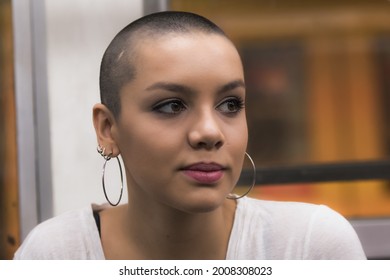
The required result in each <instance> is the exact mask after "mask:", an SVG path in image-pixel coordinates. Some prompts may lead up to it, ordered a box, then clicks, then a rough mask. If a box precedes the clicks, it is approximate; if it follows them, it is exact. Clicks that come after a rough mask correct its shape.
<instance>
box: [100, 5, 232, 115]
mask: <svg viewBox="0 0 390 280" xmlns="http://www.w3.org/2000/svg"><path fill="white" fill-rule="evenodd" d="M196 32H198V33H199V32H202V33H206V34H219V35H221V36H224V37H226V35H225V33H224V32H223V31H222V29H220V28H219V27H218V26H217V25H216V24H214V23H213V22H211V21H210V20H208V19H206V18H204V17H202V16H199V15H196V14H193V13H188V12H174V11H169V12H160V13H155V14H150V15H147V16H144V17H142V18H140V19H138V20H136V21H133V22H132V23H130V24H129V25H127V26H126V27H125V28H123V29H122V30H121V31H120V32H119V33H118V34H117V35H116V36H115V37H114V39H113V40H112V41H111V43H110V44H109V46H108V47H107V49H106V51H105V53H104V55H103V59H102V62H101V66H100V98H101V102H102V104H104V105H105V106H107V108H108V109H109V110H110V111H111V112H112V113H113V115H114V116H115V118H117V117H118V116H119V115H120V111H121V106H120V95H119V93H120V90H121V88H122V87H123V86H124V85H125V84H127V83H129V82H131V81H132V80H133V79H135V77H136V75H137V67H136V57H137V53H136V52H137V45H139V44H140V43H142V42H143V41H144V40H145V39H148V40H156V39H157V38H160V37H165V36H168V35H172V34H178V35H180V34H190V33H196Z"/></svg>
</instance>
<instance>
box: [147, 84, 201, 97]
mask: <svg viewBox="0 0 390 280" xmlns="http://www.w3.org/2000/svg"><path fill="white" fill-rule="evenodd" d="M156 89H162V90H166V91H171V92H175V93H185V94H193V93H195V90H193V89H192V88H190V87H188V86H185V85H181V84H176V83H167V82H157V83H154V84H152V85H151V86H149V87H147V88H146V90H147V91H152V90H156Z"/></svg>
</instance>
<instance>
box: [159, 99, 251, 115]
mask: <svg viewBox="0 0 390 280" xmlns="http://www.w3.org/2000/svg"><path fill="white" fill-rule="evenodd" d="M244 107H245V102H244V100H243V99H242V98H241V97H236V96H234V97H233V96H230V97H227V98H225V99H224V100H222V101H221V102H220V103H218V105H217V106H216V107H215V109H216V110H217V111H219V112H221V113H223V114H225V115H227V116H234V115H236V114H238V113H239V112H240V111H241V110H242V109H243V108H244ZM187 109H188V106H187V105H186V104H185V103H184V101H182V100H181V99H177V98H172V99H168V100H164V101H161V102H158V103H157V104H156V105H154V106H153V107H152V110H153V111H154V112H156V113H159V114H165V115H168V116H169V115H178V114H180V113H182V112H183V111H185V110H187Z"/></svg>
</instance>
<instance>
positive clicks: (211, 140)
mask: <svg viewBox="0 0 390 280" xmlns="http://www.w3.org/2000/svg"><path fill="white" fill-rule="evenodd" d="M194 119H195V120H194V122H193V125H192V126H191V127H190V130H189V134H188V139H189V143H190V145H191V147H192V148H194V149H206V150H212V149H219V148H221V147H222V146H223V144H224V142H225V139H224V134H223V133H222V130H221V127H220V124H219V123H218V120H217V119H216V116H213V112H204V113H202V114H198V115H197V116H194Z"/></svg>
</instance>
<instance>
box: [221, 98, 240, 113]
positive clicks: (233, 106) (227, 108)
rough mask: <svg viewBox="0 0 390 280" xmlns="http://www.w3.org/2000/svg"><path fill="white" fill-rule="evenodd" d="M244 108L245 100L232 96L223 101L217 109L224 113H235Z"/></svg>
mask: <svg viewBox="0 0 390 280" xmlns="http://www.w3.org/2000/svg"><path fill="white" fill-rule="evenodd" d="M242 108H244V101H243V100H241V99H238V98H231V99H228V100H225V101H223V102H222V103H221V104H220V105H218V107H217V109H218V110H219V111H221V112H223V113H227V114H234V113H238V112H239V111H241V109H242Z"/></svg>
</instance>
